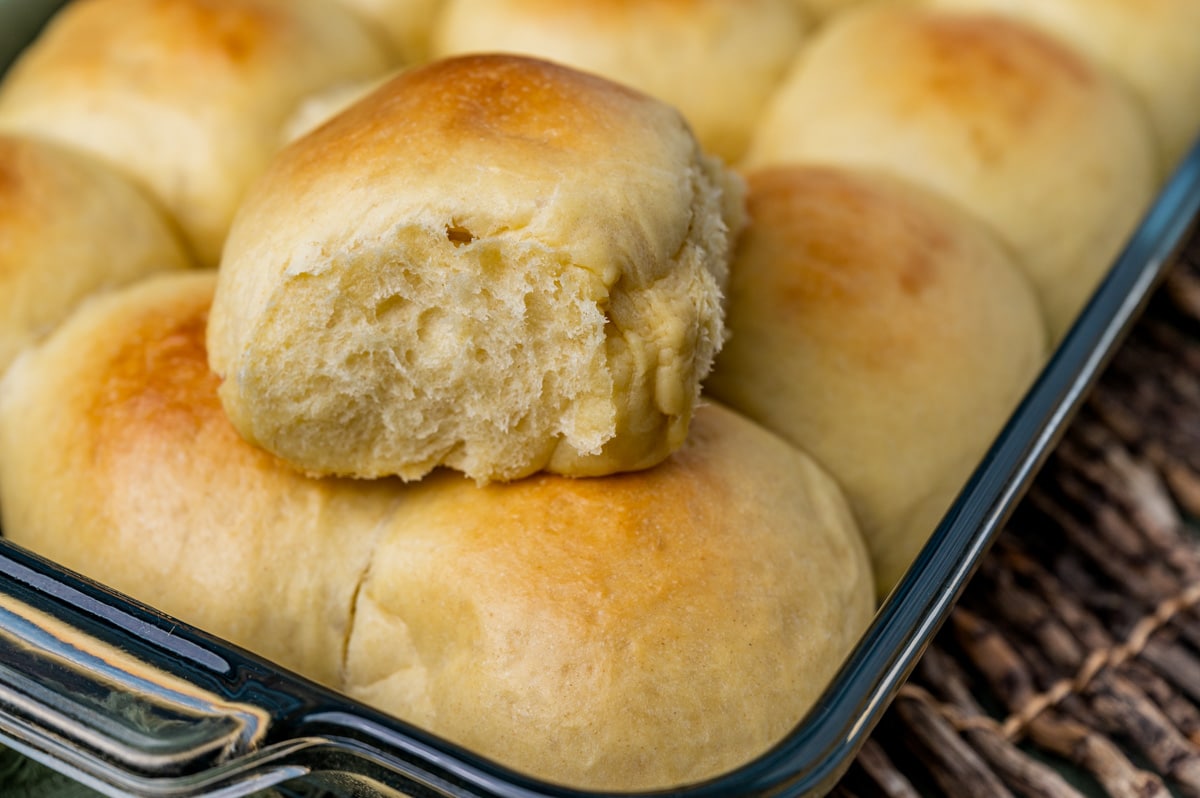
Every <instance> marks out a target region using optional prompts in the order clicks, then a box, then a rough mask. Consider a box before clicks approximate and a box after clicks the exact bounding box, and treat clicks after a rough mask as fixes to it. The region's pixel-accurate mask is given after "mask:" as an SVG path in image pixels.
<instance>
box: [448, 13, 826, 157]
mask: <svg viewBox="0 0 1200 798" xmlns="http://www.w3.org/2000/svg"><path fill="white" fill-rule="evenodd" d="M804 32H805V23H804V17H803V16H802V14H801V13H800V12H799V9H798V8H796V5H795V0H641V1H640V2H632V0H622V2H612V0H554V1H553V2H551V1H550V0H447V2H446V7H445V9H444V11H443V12H442V15H441V17H440V18H439V21H438V24H437V27H436V28H435V30H434V34H433V36H434V38H433V52H434V54H435V55H437V56H446V55H457V54H461V53H469V52H490V51H505V52H515V53H524V54H527V55H533V56H538V57H541V58H547V59H550V60H552V61H557V62H559V63H563V64H568V65H571V66H574V67H576V68H579V69H583V70H587V71H589V72H595V73H596V74H599V75H603V76H605V77H608V78H610V79H612V80H615V81H618V82H620V83H624V84H626V85H628V86H633V87H635V88H638V89H641V90H642V91H645V92H647V93H648V94H651V95H653V96H655V97H658V98H659V99H661V100H663V101H665V102H667V103H669V104H671V105H674V106H675V107H677V108H679V110H680V111H682V112H683V115H684V116H685V117H687V119H688V121H689V122H690V123H691V125H692V127H693V129H694V130H695V131H696V136H697V138H699V139H700V143H701V144H702V145H703V146H704V148H705V149H706V150H708V151H710V152H712V153H715V154H717V155H719V156H721V157H722V158H724V159H725V160H726V161H729V162H733V161H736V160H737V159H739V158H740V157H741V155H742V153H743V152H744V150H745V148H746V144H747V143H748V142H749V139H750V133H751V130H752V129H753V126H754V124H755V123H756V122H757V120H758V117H759V114H760V113H761V112H762V108H763V104H764V103H765V102H766V100H767V98H768V97H769V96H770V94H771V92H772V91H773V90H774V88H775V87H776V85H777V84H778V83H779V81H780V80H781V79H782V78H783V75H784V72H785V71H786V69H787V67H788V65H789V64H790V63H791V61H792V58H793V57H794V55H795V53H796V51H797V50H798V49H799V47H800V44H801V42H802V41H803V38H804Z"/></svg>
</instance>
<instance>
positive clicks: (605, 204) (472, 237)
mask: <svg viewBox="0 0 1200 798" xmlns="http://www.w3.org/2000/svg"><path fill="white" fill-rule="evenodd" d="M741 213H742V208H741V194H740V183H739V182H738V181H737V179H736V178H735V177H734V176H733V175H732V174H731V173H728V172H726V171H725V170H723V169H722V167H721V166H720V164H719V163H718V162H717V161H716V160H715V159H714V158H711V157H709V156H706V155H704V154H703V153H702V152H701V150H700V149H699V147H698V145H697V144H696V141H695V139H694V137H693V136H692V134H691V132H690V131H689V130H688V128H687V126H686V124H685V123H684V121H683V119H682V117H680V116H679V114H678V113H677V112H676V111H675V110H674V109H672V108H670V107H669V106H667V105H665V104H663V103H661V102H659V101H657V100H654V99H651V98H649V97H647V96H645V95H641V94H638V93H636V92H634V91H632V90H629V89H626V88H624V87H622V86H619V85H617V84H615V83H612V82H610V81H607V80H604V79H602V78H597V77H594V76H591V75H586V74H584V73H580V72H577V71H574V70H571V69H568V68H565V67H561V66H557V65H554V64H550V63H547V62H543V61H537V60H532V59H527V58H521V57H516V56H500V55H494V56H465V57H462V58H454V59H446V60H443V61H439V62H434V63H431V64H429V65H427V66H425V67H420V68H415V69H412V70H408V71H406V72H403V73H401V74H400V75H399V76H398V77H396V78H394V79H393V80H392V81H390V82H389V83H387V84H385V85H384V86H383V87H382V88H380V89H379V90H377V91H376V92H374V93H373V94H371V95H369V96H368V97H367V98H365V99H364V100H362V101H360V102H358V103H356V104H355V105H353V106H352V107H351V108H350V109H348V110H347V111H345V112H343V113H342V114H340V115H338V116H337V117H335V118H334V119H333V120H331V121H330V122H328V123H327V124H325V125H323V126H321V127H319V128H318V129H317V130H315V131H313V132H312V133H311V134H310V135H308V136H305V137H303V138H301V139H300V140H298V141H296V142H295V143H294V144H292V145H291V146H290V147H288V148H286V149H285V150H284V151H283V152H282V153H281V154H280V156H279V157H278V158H277V159H276V160H275V161H274V162H273V164H272V166H271V168H270V170H269V171H268V172H267V173H266V174H265V175H264V177H263V179H261V180H260V181H258V182H257V183H256V185H255V186H254V188H253V189H252V191H251V192H250V193H249V194H248V196H247V199H246V201H245V202H244V204H243V205H242V206H241V208H240V209H239V211H238V214H237V218H236V220H235V222H234V225H233V229H232V232H231V234H230V237H229V242H228V246H227V247H226V250H225V256H224V258H223V260H222V263H221V270H220V280H219V284H218V287H217V295H216V299H215V301H214V304H213V314H212V325H211V327H210V328H209V339H208V344H209V355H210V358H211V362H212V366H213V369H214V370H215V371H216V372H217V373H218V374H220V375H221V376H222V377H223V378H224V384H223V385H222V387H221V398H222V401H223V402H224V406H225V409H226V411H227V412H228V413H229V416H230V418H231V419H232V420H233V423H234V426H236V427H237V429H238V430H239V431H240V432H241V433H242V435H243V436H244V437H246V439H247V440H249V441H251V442H253V443H256V444H258V445H260V446H262V447H264V448H266V449H267V450H269V451H271V452H274V453H275V454H277V455H279V456H280V457H283V458H284V459H285V460H288V461H289V462H291V463H293V464H295V465H296V466H297V467H299V468H301V469H303V470H304V471H306V472H308V473H313V474H338V475H353V476H360V477H379V476H384V475H389V474H396V475H399V476H401V477H403V478H405V479H417V478H419V477H421V476H423V475H425V474H426V473H428V472H429V471H430V470H432V469H433V468H434V467H436V466H438V465H443V464H444V465H448V466H450V467H452V468H455V469H458V470H460V471H462V472H464V473H466V474H468V475H469V476H471V477H473V478H475V479H477V480H480V481H486V480H504V479H515V478H518V477H521V476H524V475H527V474H530V473H533V472H534V471H537V470H540V469H546V470H550V471H553V472H556V473H561V474H568V475H576V476H581V475H588V476H591V475H599V474H606V473H612V472H616V471H625V470H634V469H639V468H646V467H648V466H651V465H653V464H655V463H657V462H659V461H661V460H662V459H663V458H664V457H666V456H667V455H668V454H669V453H670V452H671V451H672V450H674V449H675V448H677V447H678V446H679V445H680V444H681V443H682V442H683V439H684V437H685V436H686V434H687V426H688V422H689V420H690V418H691V414H692V409H693V407H694V405H695V402H696V398H697V395H698V393H699V385H700V380H701V379H702V378H703V376H704V375H705V374H707V373H708V370H709V368H710V365H711V362H712V358H713V355H714V354H715V352H716V351H717V349H718V348H719V346H720V344H721V341H722V338H723V335H724V332H723V330H724V327H723V321H722V308H721V290H722V287H723V285H724V282H725V279H726V272H727V268H728V262H727V261H728V256H729V249H730V241H731V239H732V237H733V231H734V230H735V229H737V228H738V227H739V226H740V224H741Z"/></svg>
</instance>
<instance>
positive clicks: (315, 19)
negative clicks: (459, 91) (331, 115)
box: [0, 0, 390, 267]
mask: <svg viewBox="0 0 1200 798" xmlns="http://www.w3.org/2000/svg"><path fill="white" fill-rule="evenodd" d="M389 65H390V61H389V60H388V58H387V56H386V54H385V52H384V50H383V46H382V45H381V44H380V43H379V42H378V40H377V39H376V38H375V37H374V36H372V35H371V34H370V33H369V32H368V30H367V29H366V28H365V27H364V26H363V24H362V23H361V22H360V21H359V20H358V18H357V17H355V16H354V15H353V14H352V13H351V12H350V11H347V10H343V9H342V8H341V7H340V6H338V5H336V4H331V3H329V2H327V0H171V2H159V0H99V1H98V2H96V1H93V2H72V3H69V4H68V5H67V6H65V7H64V9H63V10H62V11H61V12H59V13H58V14H57V15H56V16H55V17H54V18H53V19H52V20H51V23H50V25H49V27H48V28H47V29H46V30H45V31H43V32H42V34H41V35H40V36H39V37H38V38H37V40H36V41H35V42H34V44H33V45H32V46H31V47H29V48H28V49H27V50H26V51H25V52H24V53H23V54H22V55H21V57H20V58H19V59H18V60H17V62H16V63H15V64H14V65H13V67H12V68H11V70H10V71H9V74H8V75H7V76H6V77H5V81H4V85H3V87H2V89H0V130H8V131H14V132H19V133H22V134H26V135H34V136H40V137H45V138H48V139H52V140H54V141H57V142H59V143H61V144H63V145H65V146H69V147H71V148H75V149H79V150H81V151H84V152H88V153H91V154H93V155H95V156H96V157H98V158H100V159H102V160H104V161H105V162H107V163H109V164H111V165H113V166H114V167H116V168H118V169H120V170H122V171H124V172H125V173H126V174H128V175H129V176H130V177H131V178H132V179H133V180H134V181H135V182H137V183H138V184H139V185H140V186H141V187H142V188H143V189H145V190H146V191H148V192H149V193H151V194H152V195H153V196H154V197H155V198H156V199H157V200H158V201H159V202H160V203H161V204H162V205H163V206H164V207H165V208H166V209H167V211H168V212H169V213H170V214H171V215H172V216H173V217H174V219H175V220H176V222H177V223H178V225H179V227H180V229H181V230H182V232H183V234H184V237H185V240H186V242H187V244H188V245H189V247H190V248H191V251H192V252H193V253H194V256H195V259H196V260H197V261H198V262H199V263H200V265H202V266H207V267H215V266H216V265H217V263H218V261H219V259H220V254H221V246H222V244H223V243H224V240H225V236H226V235H227V233H228V231H229V224H230V221H231V220H232V218H233V214H234V210H235V209H236V207H237V205H238V203H239V202H240V201H241V197H242V194H243V193H244V191H245V190H246V187H247V186H248V185H249V184H250V182H252V181H253V180H254V179H255V178H256V177H257V176H258V175H259V174H260V173H261V172H262V170H263V169H264V168H265V167H266V164H267V162H268V161H269V160H270V158H271V157H272V156H273V155H274V154H275V152H276V150H277V148H278V142H279V129H280V126H281V125H282V124H283V123H284V121H285V120H286V118H287V117H288V115H289V114H290V113H292V111H293V109H294V107H295V105H296V103H297V102H298V101H299V100H300V99H301V98H303V97H305V96H307V95H309V94H311V93H313V92H315V91H318V90H320V89H323V88H327V87H330V86H334V85H337V84H339V83H343V82H352V81H357V80H364V79H368V78H370V77H372V76H374V75H377V74H379V73H381V72H384V71H385V70H386V69H387V68H388V67H389Z"/></svg>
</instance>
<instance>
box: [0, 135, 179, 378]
mask: <svg viewBox="0 0 1200 798" xmlns="http://www.w3.org/2000/svg"><path fill="white" fill-rule="evenodd" d="M188 265H189V264H188V258H187V256H186V255H185V253H184V251H183V247H182V245H181V244H180V242H179V240H178V238H177V236H176V234H175V233H174V231H173V230H172V229H171V227H170V226H169V224H168V223H167V221H166V218H165V217H164V215H163V213H162V212H161V211H160V210H159V209H158V208H157V207H155V206H154V205H153V204H152V203H151V201H150V200H149V199H148V198H147V197H146V196H145V195H143V193H142V192H141V191H139V190H138V189H137V188H135V187H134V186H133V185H132V184H130V183H129V181H127V180H126V179H125V178H123V177H122V176H121V175H119V174H117V173H115V172H113V171H112V170H110V169H109V168H107V167H106V166H105V165H104V164H102V163H99V162H97V161H94V160H92V159H91V158H89V157H88V156H85V155H80V154H77V153H74V152H71V151H69V150H65V149H63V148H61V147H58V146H56V145H53V144H51V143H49V142H45V141H37V140H34V139H29V138H25V137H18V136H11V135H4V134H0V374H3V372H4V370H5V369H6V368H7V367H8V364H9V363H10V362H11V361H12V359H13V358H14V357H16V355H17V352H18V351H20V349H21V348H22V347H24V346H26V345H28V344H30V343H32V342H33V341H34V340H36V339H37V338H39V337H41V336H42V335H44V334H46V333H47V332H49V331H50V329H52V328H53V327H54V325H55V324H57V323H58V322H59V321H61V320H62V319H63V318H65V317H66V316H67V314H68V313H69V312H70V311H71V309H73V308H74V307H75V305H76V304H77V303H78V302H79V301H80V300H82V299H83V298H84V297H86V296H87V295H89V294H91V293H92V292H95V291H100V290H104V289H107V288H114V287H116V286H120V285H124V284H126V283H129V282H132V281H133V280H136V279H138V278H140V277H143V276H145V275H147V274H150V273H152V272H156V271H164V270H169V269H182V268H185V267H187V266H188Z"/></svg>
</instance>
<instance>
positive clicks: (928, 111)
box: [749, 4, 1156, 340]
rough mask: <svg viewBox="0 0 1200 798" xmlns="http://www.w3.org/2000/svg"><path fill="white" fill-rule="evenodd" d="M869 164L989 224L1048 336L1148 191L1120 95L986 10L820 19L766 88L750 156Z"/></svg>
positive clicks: (764, 160) (1141, 126)
mask: <svg viewBox="0 0 1200 798" xmlns="http://www.w3.org/2000/svg"><path fill="white" fill-rule="evenodd" d="M789 161H791V162H810V163H826V164H844V165H848V166H855V165H857V166H865V167H876V168H881V169H886V170H890V171H892V172H894V173H896V174H900V175H903V176H906V177H908V178H910V179H912V180H914V181H917V182H919V183H922V184H924V185H926V186H929V187H931V188H933V189H934V190H936V191H939V192H941V193H943V194H944V195H945V196H947V197H949V198H951V199H953V200H955V201H957V202H959V203H961V204H962V205H963V206H964V207H966V208H967V209H969V210H970V211H972V212H974V213H975V214H976V215H977V216H979V217H980V218H982V219H984V220H986V221H987V222H989V223H990V224H991V225H992V226H993V228H994V229H995V230H996V231H997V232H998V233H999V235H1000V237H1001V239H1002V240H1003V241H1004V242H1005V244H1006V245H1008V246H1009V247H1011V248H1012V251H1013V252H1014V253H1015V254H1016V256H1017V260H1018V262H1019V263H1020V264H1021V265H1022V267H1023V268H1024V269H1025V270H1026V272H1027V273H1028V274H1029V276H1030V278H1031V279H1032V280H1033V284H1034V287H1035V288H1036V289H1037V292H1038V295H1039V297H1040V300H1041V303H1042V307H1043V309H1044V311H1045V313H1046V316H1047V318H1048V320H1049V327H1050V333H1051V338H1052V340H1057V339H1058V338H1060V337H1061V336H1062V335H1063V333H1064V332H1065V331H1066V330H1067V328H1068V327H1069V326H1070V324H1071V322H1072V321H1073V320H1074V318H1075V316H1076V315H1077V313H1078V311H1079V310H1080V308H1081V306H1082V305H1083V304H1084V302H1085V301H1086V300H1087V298H1088V297H1089V296H1090V295H1091V293H1092V291H1093V289H1094V288H1095V286H1096V284H1097V283H1098V282H1099V279H1100V277H1101V276H1102V275H1103V274H1105V273H1106V272H1107V271H1108V269H1109V267H1110V266H1111V265H1112V262H1113V260H1114V258H1115V256H1116V255H1117V254H1118V252H1119V251H1120V249H1121V247H1122V246H1123V245H1124V243H1125V241H1126V239H1127V238H1128V236H1129V234H1130V233H1131V232H1132V231H1133V229H1134V228H1135V227H1136V226H1137V224H1138V221H1139V220H1140V218H1141V214H1142V212H1143V210H1144V209H1145V208H1146V207H1147V205H1148V204H1149V201H1150V198H1151V196H1152V194H1153V192H1154V188H1155V174H1156V166H1155V159H1154V152H1153V145H1152V143H1151V138H1150V134H1149V131H1148V128H1147V125H1146V121H1145V119H1144V115H1143V114H1142V113H1141V112H1140V110H1139V109H1138V107H1137V106H1136V105H1135V103H1134V101H1133V100H1132V99H1131V97H1130V96H1128V95H1127V94H1126V93H1125V92H1124V91H1123V90H1122V89H1121V87H1120V86H1119V85H1117V84H1116V82H1115V80H1114V79H1111V78H1109V76H1108V75H1107V74H1106V73H1102V72H1100V71H1098V70H1097V68H1095V67H1093V66H1092V65H1091V64H1090V63H1088V62H1087V61H1086V60H1085V59H1084V58H1083V57H1082V56H1079V55H1076V54H1075V53H1074V51H1072V50H1070V49H1069V48H1067V47H1066V46H1065V45H1062V44H1060V43H1058V42H1057V41H1055V40H1053V39H1051V38H1050V37H1048V36H1047V35H1046V34H1043V33H1040V32H1038V31H1036V30H1034V29H1032V28H1030V27H1029V26H1026V25H1023V24H1020V23H1017V22H1013V21H1011V20H1009V19H1005V18H1003V17H999V16H991V15H979V14H962V13H952V12H946V11H935V10H924V9H920V8H914V7H912V6H907V5H892V4H881V5H872V6H867V7H863V8H861V9H856V10H854V11H849V12H847V13H845V14H843V15H842V16H840V17H838V18H837V20H836V21H835V22H834V23H833V24H831V25H829V26H827V27H825V28H824V29H822V31H821V32H820V33H819V34H818V35H817V36H816V37H814V39H813V41H812V42H811V44H810V46H809V47H808V49H807V50H806V51H805V53H804V54H803V55H802V56H801V57H800V59H799V60H798V61H797V64H796V66H795V68H794V70H793V71H792V73H791V74H790V76H789V77H788V79H787V80H786V81H785V84H784V86H783V87H782V88H781V89H780V90H779V92H778V93H777V95H776V96H775V98H774V99H773V100H772V104H771V107H770V109H769V110H768V111H767V113H766V115H765V117H764V119H763V122H762V125H761V126H760V128H759V130H758V132H757V134H756V138H755V142H754V144H753V146H752V149H751V153H750V156H749V162H750V163H751V164H754V165H757V166H761V165H764V164H768V163H780V162H789Z"/></svg>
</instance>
